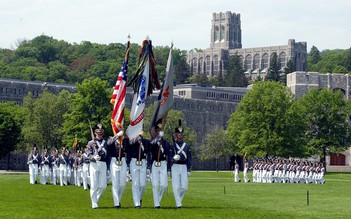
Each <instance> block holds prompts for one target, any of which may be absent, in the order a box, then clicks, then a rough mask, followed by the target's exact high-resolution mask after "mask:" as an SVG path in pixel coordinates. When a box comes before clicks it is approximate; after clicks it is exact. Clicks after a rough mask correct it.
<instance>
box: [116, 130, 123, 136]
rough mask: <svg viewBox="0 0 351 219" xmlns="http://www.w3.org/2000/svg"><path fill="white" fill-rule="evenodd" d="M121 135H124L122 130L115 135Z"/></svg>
mask: <svg viewBox="0 0 351 219" xmlns="http://www.w3.org/2000/svg"><path fill="white" fill-rule="evenodd" d="M123 134H124V131H123V130H122V131H120V132H118V133H117V134H116V135H117V137H121V136H122V135H123Z"/></svg>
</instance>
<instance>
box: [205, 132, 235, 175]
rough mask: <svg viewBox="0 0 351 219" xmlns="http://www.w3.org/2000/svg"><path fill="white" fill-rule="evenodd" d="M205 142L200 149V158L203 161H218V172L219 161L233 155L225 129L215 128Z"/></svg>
mask: <svg viewBox="0 0 351 219" xmlns="http://www.w3.org/2000/svg"><path fill="white" fill-rule="evenodd" d="M203 142H205V143H204V144H202V145H201V146H200V148H199V157H200V159H201V160H209V159H215V160H216V170H217V171H218V160H219V159H220V158H223V157H225V156H227V155H228V154H231V153H232V151H233V148H231V149H229V141H228V139H227V135H226V133H225V131H224V130H223V129H220V128H219V127H214V128H213V129H212V130H211V132H210V133H208V134H207V135H206V137H205V139H204V141H203Z"/></svg>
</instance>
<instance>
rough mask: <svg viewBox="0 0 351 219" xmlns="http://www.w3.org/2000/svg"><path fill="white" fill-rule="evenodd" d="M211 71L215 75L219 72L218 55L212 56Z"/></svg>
mask: <svg viewBox="0 0 351 219" xmlns="http://www.w3.org/2000/svg"><path fill="white" fill-rule="evenodd" d="M213 72H214V74H215V75H217V74H218V72H219V62H218V56H213Z"/></svg>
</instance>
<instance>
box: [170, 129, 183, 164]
mask: <svg viewBox="0 0 351 219" xmlns="http://www.w3.org/2000/svg"><path fill="white" fill-rule="evenodd" d="M168 128H169V133H170V135H171V137H172V142H173V151H174V156H173V160H174V161H178V160H179V159H180V156H179V154H177V152H176V150H175V148H174V147H175V145H176V142H175V139H174V136H173V133H172V129H171V126H170V125H169V124H168Z"/></svg>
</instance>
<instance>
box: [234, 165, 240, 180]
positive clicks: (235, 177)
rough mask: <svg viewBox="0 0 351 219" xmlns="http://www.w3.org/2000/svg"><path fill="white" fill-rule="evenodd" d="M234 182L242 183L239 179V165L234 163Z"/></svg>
mask: <svg viewBox="0 0 351 219" xmlns="http://www.w3.org/2000/svg"><path fill="white" fill-rule="evenodd" d="M233 172H234V182H241V179H240V177H239V164H238V163H237V162H236V160H235V161H234V171H233Z"/></svg>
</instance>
